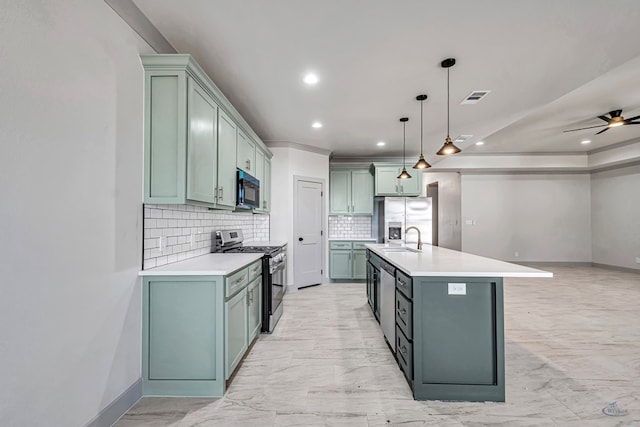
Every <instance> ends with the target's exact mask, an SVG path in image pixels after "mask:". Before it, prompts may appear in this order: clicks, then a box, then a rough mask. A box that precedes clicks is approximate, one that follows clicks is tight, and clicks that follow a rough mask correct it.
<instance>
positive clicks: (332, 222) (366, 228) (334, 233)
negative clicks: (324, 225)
mask: <svg viewBox="0 0 640 427" xmlns="http://www.w3.org/2000/svg"><path fill="white" fill-rule="evenodd" d="M329 238H330V239H368V238H371V217H370V216H349V215H329Z"/></svg>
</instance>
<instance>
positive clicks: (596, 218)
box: [591, 165, 640, 270]
mask: <svg viewBox="0 0 640 427" xmlns="http://www.w3.org/2000/svg"><path fill="white" fill-rule="evenodd" d="M591 206H592V211H591V212H592V213H591V232H592V248H593V249H592V252H593V262H595V263H599V264H608V265H614V266H618V267H626V268H633V269H639V270H640V264H638V263H636V262H635V259H636V257H640V165H636V166H631V167H626V168H621V169H615V170H610V171H606V172H598V173H594V174H592V175H591Z"/></svg>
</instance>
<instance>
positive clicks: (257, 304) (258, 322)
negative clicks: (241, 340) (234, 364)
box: [247, 276, 262, 343]
mask: <svg viewBox="0 0 640 427" xmlns="http://www.w3.org/2000/svg"><path fill="white" fill-rule="evenodd" d="M261 285H262V276H258V277H257V278H256V279H255V280H254V281H253V282H251V283H250V284H249V286H248V287H247V297H248V298H249V309H248V310H249V314H248V321H247V332H248V334H249V343H251V342H252V341H253V340H254V338H255V337H257V336H258V335H260V329H261V327H262V304H261V302H262V286H261Z"/></svg>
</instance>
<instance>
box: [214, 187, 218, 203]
mask: <svg viewBox="0 0 640 427" xmlns="http://www.w3.org/2000/svg"><path fill="white" fill-rule="evenodd" d="M213 200H214V201H216V202H217V201H218V187H216V188H214V189H213Z"/></svg>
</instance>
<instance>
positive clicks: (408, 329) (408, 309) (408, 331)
mask: <svg viewBox="0 0 640 427" xmlns="http://www.w3.org/2000/svg"><path fill="white" fill-rule="evenodd" d="M396 324H397V325H398V327H400V329H402V332H404V334H405V335H406V336H407V338H409V339H412V338H413V304H412V303H411V301H409V300H408V299H407V298H406V297H405V296H404V295H402V292H399V291H396Z"/></svg>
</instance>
